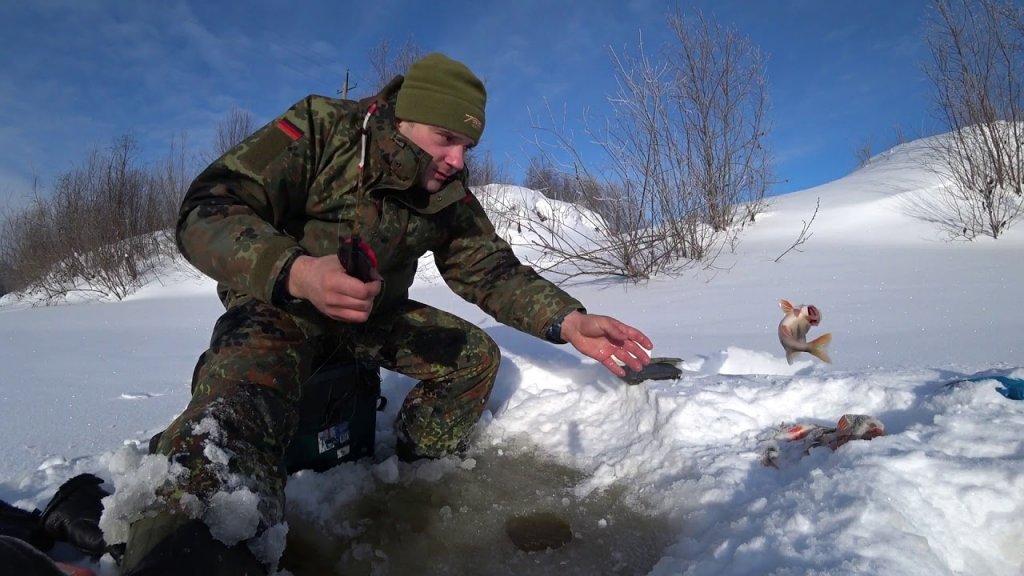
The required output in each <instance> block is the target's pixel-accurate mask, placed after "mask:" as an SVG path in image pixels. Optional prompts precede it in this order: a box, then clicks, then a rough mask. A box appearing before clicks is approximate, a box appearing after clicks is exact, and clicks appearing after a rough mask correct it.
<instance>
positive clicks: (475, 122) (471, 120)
mask: <svg viewBox="0 0 1024 576" xmlns="http://www.w3.org/2000/svg"><path fill="white" fill-rule="evenodd" d="M462 121H463V122H465V123H466V124H469V125H470V126H472V127H473V128H476V129H477V130H479V129H480V127H481V126H483V123H482V122H480V119H479V118H477V117H476V116H473V115H472V114H466V117H465V118H464V119H463V120H462Z"/></svg>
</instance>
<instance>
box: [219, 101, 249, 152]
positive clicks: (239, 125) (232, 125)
mask: <svg viewBox="0 0 1024 576" xmlns="http://www.w3.org/2000/svg"><path fill="white" fill-rule="evenodd" d="M255 131H256V121H255V120H253V118H252V114H251V113H250V112H249V111H248V110H242V109H241V108H239V107H237V106H232V107H231V109H230V110H228V112H227V114H226V115H225V117H224V119H223V120H221V121H220V122H219V123H218V124H217V135H216V137H215V140H214V143H213V150H214V154H215V155H216V156H221V155H223V154H224V153H226V152H227V151H228V150H231V149H232V148H234V147H235V146H236V145H238V143H239V142H241V141H242V140H245V139H246V138H248V137H249V135H250V134H252V133H253V132H255Z"/></svg>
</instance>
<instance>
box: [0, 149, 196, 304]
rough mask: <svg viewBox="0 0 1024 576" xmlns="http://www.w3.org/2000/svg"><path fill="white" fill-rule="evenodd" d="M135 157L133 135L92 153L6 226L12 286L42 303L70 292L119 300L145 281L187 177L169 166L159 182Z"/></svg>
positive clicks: (3, 251)
mask: <svg viewBox="0 0 1024 576" xmlns="http://www.w3.org/2000/svg"><path fill="white" fill-rule="evenodd" d="M172 150H173V149H172ZM135 153H136V143H135V140H134V139H133V138H132V137H131V136H130V135H129V136H124V137H121V138H119V139H117V140H116V141H115V142H114V144H113V145H112V146H111V147H110V148H109V149H108V150H107V151H99V150H96V151H93V153H92V154H91V155H90V156H89V158H88V160H87V161H86V162H85V164H84V165H83V166H82V167H80V168H75V169H72V170H70V171H68V172H66V173H64V174H62V175H60V176H59V177H58V179H57V183H56V185H55V187H54V190H53V193H52V194H51V195H50V196H48V197H44V196H41V195H37V196H36V198H35V199H34V201H33V202H32V203H31V204H30V205H29V207H28V208H26V209H24V210H22V211H20V212H18V213H16V214H12V215H10V216H9V217H8V218H6V219H5V220H4V224H3V230H2V231H0V260H2V261H4V262H7V263H9V266H10V268H9V275H10V278H11V282H12V284H13V286H15V287H17V288H18V289H22V290H34V291H36V292H38V294H39V295H40V296H42V297H43V298H45V299H47V300H52V299H56V298H59V297H62V296H65V295H67V294H68V293H69V292H71V291H74V290H86V291H93V292H96V293H99V294H103V295H108V296H112V297H115V298H117V299H122V298H124V297H125V296H127V295H128V294H130V293H131V292H132V291H133V290H134V289H135V288H137V287H138V286H140V285H141V284H142V283H143V282H144V281H145V280H147V279H148V277H147V275H148V273H149V272H150V271H151V270H152V268H153V266H154V264H155V262H156V261H157V259H158V258H159V257H160V256H161V255H165V254H166V253H167V249H168V248H167V246H168V242H167V241H166V239H167V231H168V230H169V229H170V228H172V226H173V223H174V221H175V218H176V213H177V210H176V206H174V209H173V210H172V208H171V207H172V203H171V202H169V200H168V198H167V196H168V195H169V193H173V194H175V195H179V194H181V193H183V192H181V189H180V186H181V184H182V182H183V181H184V175H183V174H179V173H175V170H176V169H175V168H173V167H168V168H167V169H166V171H165V172H164V173H162V174H160V175H159V177H156V176H154V175H152V174H150V173H148V172H146V171H145V170H143V169H142V168H140V167H139V166H138V165H137V163H136V159H135ZM174 155H175V153H174V152H173V151H172V157H173V156H174ZM180 165H181V164H180V163H179V166H180ZM169 166H170V165H169Z"/></svg>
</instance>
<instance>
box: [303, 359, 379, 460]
mask: <svg viewBox="0 0 1024 576" xmlns="http://www.w3.org/2000/svg"><path fill="white" fill-rule="evenodd" d="M386 404H387V399H386V398H384V397H383V396H381V395H380V368H379V367H378V366H377V365H376V364H373V363H371V362H366V361H360V360H357V361H353V362H345V363H340V364H331V365H327V366H324V367H322V368H321V369H320V370H318V371H317V372H316V373H315V374H313V376H312V377H310V379H309V381H308V382H306V383H305V384H304V385H303V387H302V399H301V400H300V402H299V427H298V429H297V430H296V432H295V435H294V436H293V437H292V441H291V444H289V446H288V449H287V450H286V451H285V465H286V467H287V468H288V473H289V474H291V473H293V472H295V471H297V470H307V469H308V470H316V471H318V472H322V471H324V470H327V469H328V468H330V467H332V466H335V465H337V464H339V463H341V462H349V461H353V460H359V459H360V458H366V457H372V456H373V444H374V442H375V441H376V426H377V412H379V411H381V410H384V407H385V405H386Z"/></svg>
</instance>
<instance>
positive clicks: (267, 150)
mask: <svg viewBox="0 0 1024 576" xmlns="http://www.w3.org/2000/svg"><path fill="white" fill-rule="evenodd" d="M304 136H305V134H303V132H302V131H301V130H299V128H298V127H297V126H296V125H295V124H292V123H291V122H289V121H288V120H285V119H284V118H282V119H280V120H277V121H276V122H274V126H273V127H271V128H268V129H264V130H263V132H262V133H261V134H260V135H259V136H257V137H256V138H253V139H251V140H250V141H248V142H246V143H245V144H243V149H241V150H240V151H239V152H238V155H237V159H238V163H239V164H241V165H242V166H243V167H245V168H246V169H248V170H251V171H253V172H254V173H260V172H262V171H263V169H264V168H266V167H267V165H269V164H270V163H271V162H273V161H274V159H276V158H277V157H278V156H280V155H281V153H282V152H284V151H285V150H286V149H287V148H288V147H289V146H291V145H292V144H293V143H294V142H298V141H299V140H301V139H302V138H303V137H304Z"/></svg>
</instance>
